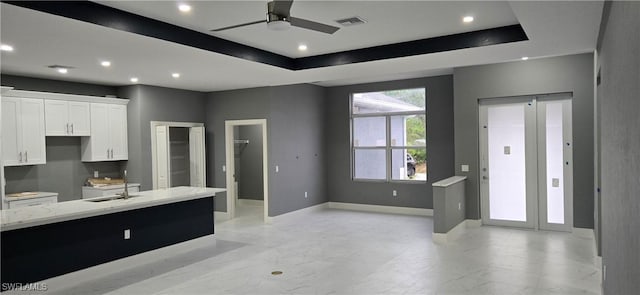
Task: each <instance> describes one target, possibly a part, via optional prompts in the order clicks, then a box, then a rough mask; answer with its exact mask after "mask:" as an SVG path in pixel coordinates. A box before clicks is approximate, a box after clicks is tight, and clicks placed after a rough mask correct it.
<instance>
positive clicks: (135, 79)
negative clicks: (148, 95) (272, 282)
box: [129, 77, 138, 83]
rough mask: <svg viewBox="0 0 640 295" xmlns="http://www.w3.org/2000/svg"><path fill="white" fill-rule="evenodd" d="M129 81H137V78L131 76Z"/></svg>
mask: <svg viewBox="0 0 640 295" xmlns="http://www.w3.org/2000/svg"><path fill="white" fill-rule="evenodd" d="M129 81H131V82H132V83H138V78H136V77H132V78H131V79H129Z"/></svg>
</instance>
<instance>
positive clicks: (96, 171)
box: [93, 170, 100, 178]
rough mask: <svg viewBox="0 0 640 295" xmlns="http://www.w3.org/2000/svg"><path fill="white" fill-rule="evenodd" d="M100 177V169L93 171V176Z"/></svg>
mask: <svg viewBox="0 0 640 295" xmlns="http://www.w3.org/2000/svg"><path fill="white" fill-rule="evenodd" d="M98 177H100V173H98V170H94V171H93V178H98Z"/></svg>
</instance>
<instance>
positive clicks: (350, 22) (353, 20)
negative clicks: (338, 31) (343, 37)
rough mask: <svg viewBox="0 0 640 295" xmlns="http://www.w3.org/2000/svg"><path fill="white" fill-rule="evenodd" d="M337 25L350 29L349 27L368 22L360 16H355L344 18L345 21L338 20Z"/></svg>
mask: <svg viewBox="0 0 640 295" xmlns="http://www.w3.org/2000/svg"><path fill="white" fill-rule="evenodd" d="M336 22H337V23H339V24H341V25H343V26H345V27H348V26H355V25H361V24H364V23H366V22H367V21H365V20H364V19H362V18H361V17H359V16H354V17H348V18H343V19H338V20H336Z"/></svg>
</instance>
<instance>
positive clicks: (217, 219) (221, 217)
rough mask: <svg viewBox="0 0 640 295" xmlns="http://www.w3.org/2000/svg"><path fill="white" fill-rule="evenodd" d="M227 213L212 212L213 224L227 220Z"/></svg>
mask: <svg viewBox="0 0 640 295" xmlns="http://www.w3.org/2000/svg"><path fill="white" fill-rule="evenodd" d="M229 219H230V218H229V212H220V211H213V220H214V222H215V223H218V222H223V221H227V220H229Z"/></svg>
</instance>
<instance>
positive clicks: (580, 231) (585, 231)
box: [572, 227, 596, 239]
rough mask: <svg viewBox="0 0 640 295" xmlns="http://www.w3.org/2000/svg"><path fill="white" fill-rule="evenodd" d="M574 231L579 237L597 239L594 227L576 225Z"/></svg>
mask: <svg viewBox="0 0 640 295" xmlns="http://www.w3.org/2000/svg"><path fill="white" fill-rule="evenodd" d="M572 233H573V234H574V235H576V236H578V237H582V238H589V239H595V238H596V235H595V232H594V231H593V229H592V228H581V227H574V228H573V231H572Z"/></svg>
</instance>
